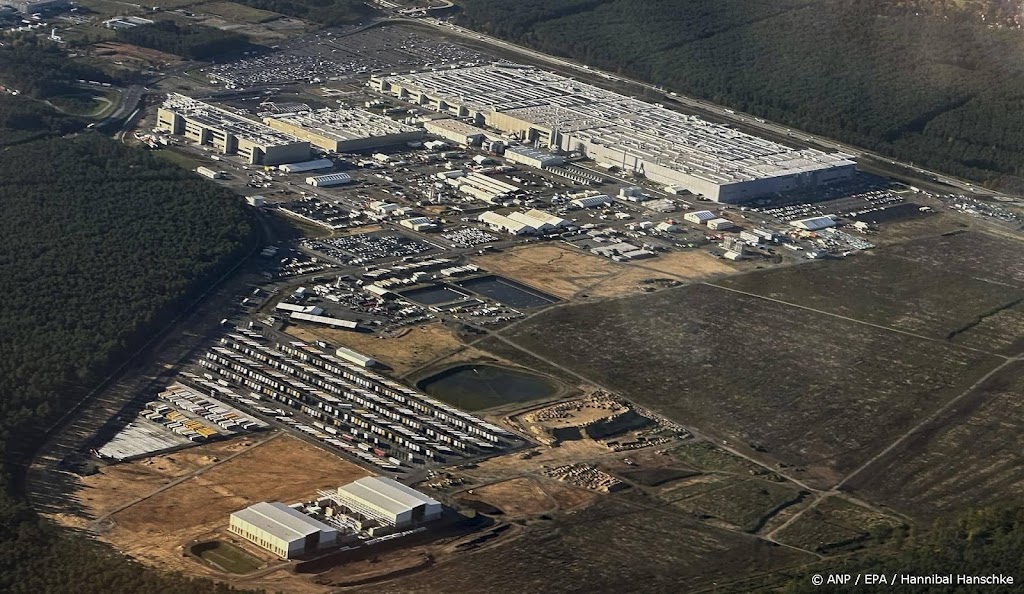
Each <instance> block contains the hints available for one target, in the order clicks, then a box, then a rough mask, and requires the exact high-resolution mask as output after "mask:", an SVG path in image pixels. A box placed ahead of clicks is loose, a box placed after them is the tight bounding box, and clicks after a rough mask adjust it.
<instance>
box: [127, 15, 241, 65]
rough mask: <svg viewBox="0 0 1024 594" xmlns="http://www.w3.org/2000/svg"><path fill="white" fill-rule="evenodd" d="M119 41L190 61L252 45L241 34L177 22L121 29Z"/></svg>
mask: <svg viewBox="0 0 1024 594" xmlns="http://www.w3.org/2000/svg"><path fill="white" fill-rule="evenodd" d="M117 39H118V41H123V42H125V43H131V44H133V45H141V46H142V47H148V48H151V49H155V50H158V51H161V52H166V53H168V54H174V55H176V56H182V57H185V58H188V59H190V60H203V59H206V58H212V57H214V56H218V55H221V54H227V53H233V52H239V51H241V50H243V49H245V48H246V47H248V45H249V38H248V37H246V36H245V35H242V34H240V33H235V32H233V31H223V30H221V29H216V28H214V27H207V26H205V25H179V24H178V23H175V22H174V21H157V22H155V23H152V24H148V25H140V26H138V27H130V28H127V29H118V30H117Z"/></svg>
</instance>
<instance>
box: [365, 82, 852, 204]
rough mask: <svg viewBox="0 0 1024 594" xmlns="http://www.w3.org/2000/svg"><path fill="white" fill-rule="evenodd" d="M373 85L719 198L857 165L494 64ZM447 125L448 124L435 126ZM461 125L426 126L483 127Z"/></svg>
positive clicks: (457, 131)
mask: <svg viewBox="0 0 1024 594" xmlns="http://www.w3.org/2000/svg"><path fill="white" fill-rule="evenodd" d="M370 86H371V87H372V88H374V89H375V90H377V91H378V92H381V93H385V94H388V95H392V96H395V97H398V98H400V99H404V100H407V101H410V102H412V103H416V104H418V105H422V106H424V107H427V108H429V109H433V110H436V111H439V112H443V113H447V114H450V115H452V116H454V117H459V118H468V119H469V120H471V121H473V122H474V123H476V124H483V125H487V126H490V127H491V128H495V129H497V130H500V131H502V132H505V133H507V134H511V135H513V136H515V137H516V138H517V139H518V140H520V141H521V142H524V143H530V144H534V143H536V144H538V145H540V146H543V147H551V148H555V149H559V150H562V151H566V152H579V153H581V154H585V155H586V156H587V157H589V158H591V159H593V160H595V161H597V162H599V163H603V164H607V165H609V166H614V167H619V168H621V169H622V170H623V171H627V172H632V173H635V174H638V175H643V176H645V177H646V178H647V179H650V180H651V181H653V182H656V183H659V184H665V185H667V186H682V187H683V188H685V189H687V190H689V191H691V192H693V193H695V194H702V195H704V196H706V197H707V198H710V199H711V200H714V201H717V202H728V203H734V202H741V201H744V200H748V199H751V198H755V197H759V196H764V195H769V194H773V193H777V192H783V191H787V190H793V189H797V188H803V187H808V186H815V185H820V184H826V183H829V182H834V181H838V180H843V179H848V178H850V177H852V176H853V175H854V173H855V169H856V164H855V163H854V161H852V160H851V157H850V156H849V155H845V154H843V153H831V154H830V153H825V152H822V151H819V150H814V149H793V148H790V147H787V146H784V145H782V144H779V143H776V142H772V141H769V140H765V139H763V138H758V137H756V136H751V135H749V134H745V133H743V132H739V131H737V130H734V129H732V128H729V127H728V126H724V125H721V124H715V123H712V122H709V121H706V120H704V119H701V118H699V117H696V116H690V115H685V114H681V113H678V112H675V111H671V110H669V109H666V108H663V107H659V106H656V105H651V104H649V103H645V102H642V101H639V100H636V99H632V98H629V97H625V96H623V95H619V94H617V93H613V92H611V91H605V90H603V89H600V88H598V87H595V86H591V85H587V84H584V83H581V82H578V81H575V80H571V79H568V78H565V77H562V76H558V75H556V74H553V73H550V72H545V71H543V70H539V69H536V68H533V67H527V66H517V65H510V64H491V65H487V66H471V67H463V68H456V69H448V70H437V71H428V72H420V73H412V74H399V75H390V76H387V75H377V76H373V77H371V79H370ZM442 122H447V124H445V125H444V127H445V130H437V131H435V130H436V129H439V128H441V127H442ZM456 123H461V122H457V121H456V120H441V121H435V122H430V123H429V124H428V131H430V132H431V133H434V134H438V133H439V132H448V133H447V134H445V135H444V136H445V137H446V138H449V139H453V140H455V141H457V142H460V143H465V144H472V143H473V141H474V140H475V139H476V138H477V137H479V136H480V134H481V133H482V132H483V130H480V129H475V130H474V129H472V128H471V127H467V126H466V125H465V124H463V125H462V126H458V127H456V126H455V124H456ZM525 157H526V158H528V159H530V160H536V159H541V157H540V156H538V155H536V154H533V155H526V156H525Z"/></svg>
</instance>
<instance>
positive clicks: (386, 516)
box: [331, 476, 442, 529]
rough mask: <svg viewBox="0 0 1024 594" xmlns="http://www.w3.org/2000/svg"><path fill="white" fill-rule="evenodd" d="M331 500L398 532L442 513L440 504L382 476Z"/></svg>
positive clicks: (341, 491)
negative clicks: (396, 529)
mask: <svg viewBox="0 0 1024 594" xmlns="http://www.w3.org/2000/svg"><path fill="white" fill-rule="evenodd" d="M331 499H333V500H334V501H335V502H337V503H339V504H341V505H342V506H343V507H345V508H347V509H348V510H349V511H350V512H351V513H353V514H355V515H358V516H362V517H363V518H365V519H369V520H375V521H377V522H378V523H379V524H380V525H382V526H391V527H394V528H398V529H401V528H406V527H409V526H413V525H415V524H420V523H423V522H429V521H431V520H436V519H438V518H440V517H441V514H442V509H441V504H440V503H439V502H438V501H436V500H434V499H433V498H431V497H428V496H427V495H425V494H423V493H420V492H419V491H417V490H416V489H412V488H410V487H407V486H405V485H403V484H402V483H399V482H398V481H395V480H392V479H389V478H387V477H382V476H368V477H365V478H361V479H359V480H357V481H355V482H352V483H349V484H347V485H344V486H341V487H338V492H337V496H332V497H331Z"/></svg>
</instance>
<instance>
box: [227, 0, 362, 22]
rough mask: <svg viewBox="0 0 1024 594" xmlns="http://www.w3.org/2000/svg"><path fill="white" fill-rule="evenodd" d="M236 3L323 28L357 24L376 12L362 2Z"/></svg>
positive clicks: (278, 0)
mask: <svg viewBox="0 0 1024 594" xmlns="http://www.w3.org/2000/svg"><path fill="white" fill-rule="evenodd" d="M238 3H239V4H245V5H246V6H251V7H253V8H259V9H260V10H269V11H271V12H277V13H280V14H286V15H288V16H292V17H295V18H299V19H305V20H307V21H311V22H313V23H316V24H317V25H323V26H325V27H337V26H340V25H348V24H351V23H357V22H359V21H361V20H362V19H364V18H366V17H368V16H370V15H372V14H374V13H375V12H376V11H374V10H373V9H372V8H370V6H368V4H367V3H366V2H363V1H362V0H238Z"/></svg>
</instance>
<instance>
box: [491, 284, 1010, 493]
mask: <svg viewBox="0 0 1024 594" xmlns="http://www.w3.org/2000/svg"><path fill="white" fill-rule="evenodd" d="M507 337H508V338H509V339H511V340H512V341H513V342H516V343H517V344H519V345H520V346H522V347H523V348H525V349H527V350H529V351H532V352H534V353H538V354H540V355H541V356H544V357H546V358H548V359H550V360H553V361H554V362H556V363H558V364H560V365H562V366H564V367H567V368H569V369H572V370H574V371H576V372H577V373H580V374H581V375H583V376H584V377H587V378H588V379H591V380H593V381H596V382H598V383H600V384H601V385H604V386H606V387H609V388H611V389H612V390H614V391H617V392H619V393H621V394H623V395H625V396H627V397H629V398H631V399H633V400H635V401H637V402H639V403H641V404H643V405H645V406H649V407H650V408H652V409H654V410H656V411H658V412H660V413H662V414H664V415H666V416H668V417H669V418H671V419H673V420H675V421H677V422H679V423H683V424H686V425H692V426H696V427H698V428H700V429H701V430H703V431H705V432H708V433H710V434H712V435H716V436H717V437H719V438H725V439H727V440H728V441H729V442H730V443H731V444H736V447H740V448H744V447H747V446H748V445H749V446H751V447H753V448H756V449H758V450H761V452H759V454H758V455H759V456H761V457H763V458H766V459H768V460H769V461H780V462H785V463H788V464H791V465H799V466H801V467H803V468H805V469H806V472H805V473H804V474H801V475H800V476H801V477H802V478H805V479H806V480H808V481H811V482H812V484H817V485H821V486H826V487H827V486H831V485H833V484H834V483H835V482H836V481H837V480H838V479H839V478H840V477H841V476H843V475H844V474H845V473H847V472H849V471H851V470H853V469H854V468H856V467H857V465H858V464H859V463H863V462H864V461H866V460H867V459H869V458H870V457H871V455H872V454H873V453H876V452H878V451H879V450H881V449H882V448H883V447H884V445H885V444H888V443H891V442H892V441H893V440H894V439H895V438H896V437H898V436H899V435H900V433H901V432H902V431H904V430H906V428H907V427H910V426H912V425H913V423H914V422H915V421H920V420H922V419H923V418H925V417H926V416H927V415H928V414H930V413H931V412H933V411H934V410H936V409H937V408H938V407H940V406H941V405H942V404H943V403H945V402H946V401H947V400H949V399H950V398H952V397H953V396H955V395H957V394H960V393H962V392H963V391H964V390H965V389H967V388H968V387H969V386H971V385H972V384H973V383H974V382H975V381H977V380H978V379H980V378H981V377H982V376H983V375H984V374H985V373H987V372H988V371H989V370H991V369H992V368H994V367H995V366H996V365H997V364H998V359H997V358H995V357H992V356H987V355H984V354H982V353H978V352H971V351H965V350H963V349H960V348H958V347H954V346H947V345H943V344H941V343H937V342H933V341H926V340H921V339H917V338H913V337H910V336H907V335H903V334H898V333H894V332H889V331H886V330H882V329H878V328H874V327H871V326H867V325H864V324H859V323H856V322H852V321H847V320H843V319H840V318H836V317H833V316H827V315H821V314H816V313H813V312H809V311H807V310H802V309H799V308H794V307H791V306H787V305H783V304H779V303H775V302H770V301H766V300H764V299H760V298H757V297H750V296H746V295H741V294H738V293H735V292H730V291H726V290H723V289H719V288H716V287H711V286H708V285H692V286H687V287H679V288H676V289H668V290H665V291H661V292H658V293H655V294H650V295H642V296H638V297H630V298H625V299H617V300H613V301H605V302H601V303H592V304H581V305H569V306H565V307H559V308H555V309H552V310H549V311H546V312H543V313H541V314H540V315H538V316H536V317H534V318H532V319H530V320H529V321H528V322H526V323H525V324H522V325H519V326H515V327H513V328H512V329H510V331H509V332H508V334H507ZM570 338H571V340H570ZM613 346H614V348H611V347H613ZM624 353H626V354H628V355H629V356H623V354H624ZM737 369H743V370H744V372H743V374H742V376H740V375H738V374H736V372H735V371H736V370H737Z"/></svg>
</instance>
